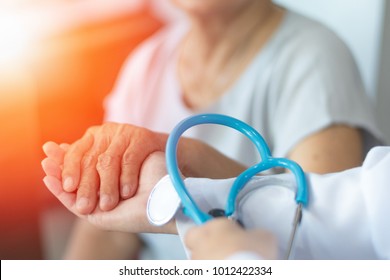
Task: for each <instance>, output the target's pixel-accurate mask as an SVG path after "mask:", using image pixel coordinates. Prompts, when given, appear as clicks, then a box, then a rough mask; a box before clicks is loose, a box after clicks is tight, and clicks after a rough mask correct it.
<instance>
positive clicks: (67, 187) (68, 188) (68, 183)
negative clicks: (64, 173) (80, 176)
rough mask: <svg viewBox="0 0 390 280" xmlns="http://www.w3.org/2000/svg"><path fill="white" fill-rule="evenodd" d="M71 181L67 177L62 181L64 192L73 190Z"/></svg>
mask: <svg viewBox="0 0 390 280" xmlns="http://www.w3.org/2000/svg"><path fill="white" fill-rule="evenodd" d="M72 188H73V179H72V178H71V177H67V178H66V179H65V180H64V190H65V191H72V190H73V189H72Z"/></svg>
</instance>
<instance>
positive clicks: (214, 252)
mask: <svg viewBox="0 0 390 280" xmlns="http://www.w3.org/2000/svg"><path fill="white" fill-rule="evenodd" d="M185 244H186V246H187V247H188V249H189V250H190V251H191V258H192V259H195V260H196V259H198V260H200V259H210V260H212V259H216V260H222V259H227V258H229V257H231V256H233V255H234V254H236V253H240V252H245V253H247V252H251V253H255V254H256V255H258V256H259V257H261V258H264V259H275V258H276V256H277V242H276V238H275V237H274V236H273V235H272V234H271V233H269V232H267V231H264V230H245V229H243V228H242V227H241V226H239V225H238V224H237V223H236V222H235V221H232V220H229V219H227V218H215V219H212V220H211V221H208V222H207V223H205V224H204V225H201V226H196V227H194V228H192V229H190V230H189V231H188V232H187V234H186V236H185Z"/></svg>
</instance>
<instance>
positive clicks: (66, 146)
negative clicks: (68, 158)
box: [60, 143, 70, 152]
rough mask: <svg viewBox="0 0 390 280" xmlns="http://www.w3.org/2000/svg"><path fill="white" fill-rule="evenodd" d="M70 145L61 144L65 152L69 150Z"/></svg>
mask: <svg viewBox="0 0 390 280" xmlns="http://www.w3.org/2000/svg"><path fill="white" fill-rule="evenodd" d="M69 147H70V145H69V144H68V143H61V144H60V148H61V149H63V150H64V151H65V152H67V151H68V150H69Z"/></svg>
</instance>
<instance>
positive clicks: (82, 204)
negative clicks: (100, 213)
mask: <svg viewBox="0 0 390 280" xmlns="http://www.w3.org/2000/svg"><path fill="white" fill-rule="evenodd" d="M88 205H89V199H88V198H86V197H81V198H79V199H77V204H76V207H77V209H78V210H79V211H83V210H85V209H86V208H87V207H88Z"/></svg>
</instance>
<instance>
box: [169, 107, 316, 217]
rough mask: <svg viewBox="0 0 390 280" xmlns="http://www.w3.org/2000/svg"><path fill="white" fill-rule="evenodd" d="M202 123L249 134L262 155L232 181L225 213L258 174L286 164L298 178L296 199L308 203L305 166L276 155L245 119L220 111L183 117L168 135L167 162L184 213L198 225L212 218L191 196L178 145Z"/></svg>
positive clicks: (231, 207)
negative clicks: (183, 137) (181, 169)
mask: <svg viewBox="0 0 390 280" xmlns="http://www.w3.org/2000/svg"><path fill="white" fill-rule="evenodd" d="M201 124H218V125H223V126H227V127H230V128H233V129H235V130H237V131H239V132H241V133H242V134H244V135H245V136H246V137H248V138H249V139H250V140H251V141H252V142H253V144H254V145H255V147H256V149H257V150H258V152H259V154H260V156H261V162H259V163H257V164H255V165H253V166H251V167H249V168H248V169H247V170H245V171H244V172H243V173H241V174H240V175H239V176H238V177H237V178H236V180H235V181H234V183H233V186H232V188H231V190H230V193H229V196H228V200H227V203H226V210H225V214H226V216H231V215H232V214H233V213H234V211H235V207H236V198H237V195H238V193H239V192H240V190H241V189H242V188H243V187H244V186H245V185H246V183H247V182H248V181H249V180H250V179H251V178H252V177H253V176H255V175H256V174H258V173H260V172H262V171H265V170H268V169H271V168H274V167H283V168H286V169H289V170H290V171H291V172H292V173H293V174H294V175H295V177H296V180H297V191H296V197H295V200H296V202H297V204H300V205H303V206H305V205H307V202H308V192H307V183H306V177H305V174H304V172H303V170H302V168H301V167H300V166H299V165H298V164H297V163H296V162H294V161H292V160H289V159H286V158H273V157H272V156H271V152H270V149H269V147H268V145H267V143H266V142H265V140H264V138H263V137H262V136H261V135H260V133H259V132H257V131H256V130H255V129H254V128H253V127H251V126H250V125H248V124H246V123H245V122H243V121H240V120H238V119H235V118H233V117H229V116H226V115H221V114H200V115H194V116H191V117H189V118H186V119H184V120H182V121H181V122H180V123H178V124H177V125H176V127H175V128H174V129H173V130H172V132H171V133H170V135H169V137H168V141H167V145H166V165H167V171H168V174H169V175H170V178H171V181H172V183H173V186H174V188H175V189H176V191H177V193H178V195H179V197H180V199H181V201H182V204H183V212H184V214H185V215H187V216H189V217H190V218H192V219H193V220H194V222H195V223H196V224H203V223H205V222H206V221H208V220H210V219H211V218H212V217H211V216H210V215H209V214H207V213H204V212H203V211H201V210H200V209H199V207H198V206H197V204H196V203H195V201H194V200H193V199H192V197H191V195H190V194H189V193H188V191H187V189H186V187H185V185H184V182H183V180H182V178H181V174H180V170H179V167H178V163H177V146H178V142H179V140H180V137H181V136H182V135H183V133H184V132H185V131H187V130H188V129H189V128H191V127H193V126H196V125H201Z"/></svg>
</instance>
